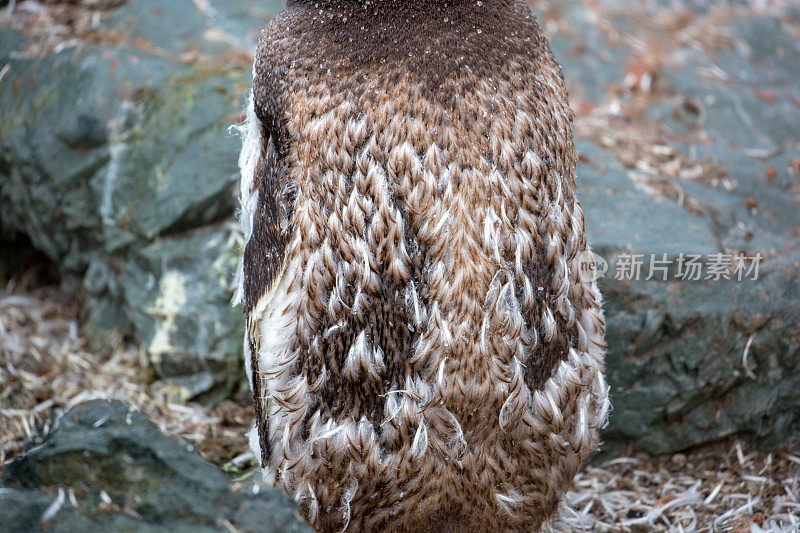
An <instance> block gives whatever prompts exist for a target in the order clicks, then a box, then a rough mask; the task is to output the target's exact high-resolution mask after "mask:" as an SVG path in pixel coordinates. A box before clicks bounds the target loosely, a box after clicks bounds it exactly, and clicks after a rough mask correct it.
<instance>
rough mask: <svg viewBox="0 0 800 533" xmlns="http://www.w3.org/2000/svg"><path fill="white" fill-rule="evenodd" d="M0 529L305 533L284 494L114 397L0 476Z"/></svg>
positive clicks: (76, 416) (81, 411)
mask: <svg viewBox="0 0 800 533" xmlns="http://www.w3.org/2000/svg"><path fill="white" fill-rule="evenodd" d="M0 523H2V524H3V530H4V531H97V530H102V531H119V530H124V531H187V532H188V531H219V532H224V531H231V530H235V531H253V532H255V531H259V532H261V531H274V532H301V531H309V529H308V527H307V526H306V525H305V524H303V523H302V522H301V521H300V520H299V519H298V517H297V516H296V504H295V503H294V502H293V501H292V500H291V499H289V498H288V497H287V496H286V495H284V494H283V493H281V492H279V491H277V490H275V489H272V488H266V487H262V486H260V485H257V484H253V483H252V482H251V483H249V484H248V485H247V486H246V487H245V488H244V489H243V490H234V489H233V488H232V483H231V481H230V480H229V479H228V477H227V476H226V475H225V474H224V473H223V472H222V471H221V470H219V469H218V468H217V467H216V466H214V465H213V464H211V463H210V462H208V461H207V460H205V459H204V458H203V457H202V456H200V454H199V453H197V452H195V451H194V450H193V449H192V447H191V446H190V445H189V444H188V443H187V442H185V441H183V440H181V439H177V438H170V437H167V436H165V435H163V434H161V433H160V432H159V431H158V429H157V428H156V427H155V425H153V423H152V422H150V421H149V420H148V419H147V417H146V416H144V415H143V414H142V413H140V412H138V411H135V410H133V409H131V408H129V407H127V406H125V405H123V404H121V403H119V402H107V401H102V400H96V401H92V402H88V403H85V404H81V405H78V406H77V407H74V408H73V409H72V410H70V411H69V412H68V413H67V414H66V415H64V417H63V418H61V420H60V421H59V423H58V427H57V429H56V431H55V432H54V433H52V434H51V435H50V436H49V437H48V438H47V439H46V440H45V442H44V443H43V444H42V445H40V446H38V447H36V448H34V449H33V450H31V451H29V452H28V453H27V454H25V455H23V456H21V457H19V458H17V459H16V460H15V461H14V462H12V463H10V464H9V465H7V466H6V467H5V469H4V470H3V472H2V477H0Z"/></svg>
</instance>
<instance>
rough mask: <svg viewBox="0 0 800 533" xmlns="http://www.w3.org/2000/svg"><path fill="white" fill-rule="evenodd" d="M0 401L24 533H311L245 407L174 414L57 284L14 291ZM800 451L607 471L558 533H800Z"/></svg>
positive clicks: (594, 470)
mask: <svg viewBox="0 0 800 533" xmlns="http://www.w3.org/2000/svg"><path fill="white" fill-rule="evenodd" d="M0 391H2V392H0V406H2V407H0V427H2V428H4V430H3V432H1V433H0V520H2V523H4V524H11V530H12V531H32V530H35V529H36V528H37V527H41V528H42V529H46V528H51V529H54V530H57V531H74V530H76V529H79V528H83V527H90V526H98V525H99V526H102V527H106V528H122V527H131V528H139V529H140V530H146V529H147V528H148V527H162V528H177V529H178V530H183V529H187V528H188V529H191V530H197V528H200V527H201V526H202V527H204V528H207V529H208V530H215V529H216V530H220V531H222V530H229V531H257V530H260V526H261V525H263V524H265V523H269V524H274V527H275V529H274V530H276V531H295V530H300V529H299V526H298V525H297V523H295V522H293V521H292V518H291V515H292V511H293V509H294V507H293V505H292V504H291V503H290V502H288V501H287V500H286V499H283V498H281V497H280V496H279V495H277V494H275V493H274V492H272V491H270V490H269V489H268V488H267V487H263V486H259V485H258V481H257V480H258V474H257V473H256V465H255V462H254V460H253V456H252V454H251V453H250V452H249V451H248V450H247V443H246V438H245V436H244V433H245V431H246V429H247V426H248V425H249V419H250V406H249V403H248V401H247V400H243V401H233V400H226V401H224V402H222V403H221V404H220V405H218V406H217V407H215V408H213V409H209V408H207V407H204V406H203V405H201V404H197V403H189V404H176V403H172V402H171V401H170V395H169V394H164V391H162V390H161V389H160V384H159V383H158V382H157V381H154V380H153V375H152V373H151V372H150V371H149V370H148V368H147V366H145V365H143V364H142V360H141V358H140V357H139V354H138V353H137V351H136V350H123V351H113V352H112V351H108V350H103V349H97V348H93V347H92V342H91V341H90V340H89V339H87V338H86V337H85V336H84V332H83V331H81V328H80V327H79V326H78V324H77V313H76V306H75V305H74V303H73V302H71V301H70V300H69V299H67V298H65V297H64V296H63V295H62V294H60V293H59V292H58V291H57V290H56V289H54V288H44V289H31V288H30V287H26V286H25V283H24V282H23V283H22V284H20V283H16V284H14V283H12V284H10V285H8V286H7V287H6V288H5V289H4V290H1V291H0ZM109 400H110V401H109ZM65 412H66V415H64V413H65ZM147 417H149V421H148V419H147ZM27 450H31V451H29V452H28V453H27V454H25V453H24V452H25V451H27ZM797 450H798V446H796V445H794V444H791V445H787V446H784V447H782V448H781V449H779V450H774V451H771V452H766V451H762V452H759V451H755V450H752V449H748V447H747V446H746V445H743V444H742V443H740V442H736V441H731V442H726V443H720V444H717V445H716V446H711V447H705V448H703V449H699V450H695V451H692V452H688V453H680V454H674V455H669V456H663V457H660V458H651V457H649V456H648V455H646V454H644V453H635V454H632V455H631V456H621V457H617V458H615V459H613V460H610V461H607V462H599V461H598V462H596V463H595V464H592V465H589V466H588V467H587V468H586V469H585V471H584V472H583V473H581V474H580V475H579V476H578V478H577V480H576V482H575V486H574V487H573V489H572V491H570V493H569V494H568V496H567V502H566V505H564V506H563V508H562V510H561V512H560V516H559V518H558V519H557V520H555V521H554V523H553V524H551V525H550V526H549V527H550V530H552V531H556V532H568V531H577V530H584V531H632V532H635V531H737V532H748V533H749V532H751V531H761V530H764V531H785V532H792V533H793V532H794V531H797V528H800V453H798V451H797ZM214 465H216V466H214ZM223 472H225V473H226V474H227V475H225V474H223ZM156 480H157V481H156ZM255 487H258V488H255ZM254 491H255V492H254ZM276 516H277V518H276Z"/></svg>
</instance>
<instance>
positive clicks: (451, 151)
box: [238, 0, 608, 531]
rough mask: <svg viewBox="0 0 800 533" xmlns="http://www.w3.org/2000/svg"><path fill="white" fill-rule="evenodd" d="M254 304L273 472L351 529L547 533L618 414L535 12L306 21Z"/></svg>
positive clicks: (288, 62)
mask: <svg viewBox="0 0 800 533" xmlns="http://www.w3.org/2000/svg"><path fill="white" fill-rule="evenodd" d="M254 74H255V80H254V85H253V95H252V98H251V102H250V107H249V111H248V123H247V125H246V134H247V135H246V138H245V146H244V149H243V151H242V158H241V162H240V163H241V167H242V191H241V193H242V225H243V230H244V233H245V237H246V240H247V245H246V248H245V252H244V261H243V268H242V272H241V273H240V285H239V292H238V299H239V300H240V301H243V302H244V308H245V313H246V316H247V326H248V327H247V335H246V337H245V357H246V363H247V370H248V376H249V378H250V380H251V385H252V387H253V393H254V399H255V411H256V424H255V426H254V429H253V430H252V431H251V434H250V438H251V444H252V445H253V448H254V450H256V452H257V454H258V458H259V459H260V461H261V464H262V467H263V468H264V470H265V475H266V476H267V478H268V479H270V480H271V481H273V482H274V483H275V484H276V485H278V486H280V487H282V488H283V489H285V490H286V491H288V492H289V494H291V495H292V496H294V497H295V498H296V499H297V500H298V501H299V502H300V504H301V509H302V511H303V513H304V515H305V517H306V519H307V520H308V522H309V523H310V524H311V525H312V526H313V527H315V528H317V529H318V530H321V531H336V530H342V529H347V530H352V531H360V530H385V529H389V530H410V531H413V530H436V529H447V528H449V529H456V530H457V529H465V530H476V531H480V530H501V529H511V530H515V529H516V530H532V529H537V528H539V527H540V525H541V523H542V522H543V521H544V520H546V519H547V518H548V517H549V516H551V515H552V514H553V513H554V512H555V509H556V507H557V505H558V503H559V501H560V499H561V497H562V495H563V494H564V492H565V491H566V490H567V488H568V487H569V485H570V483H571V480H572V477H573V476H574V475H575V473H576V472H577V470H578V468H579V466H580V464H581V462H582V461H583V460H584V459H585V458H586V456H587V454H588V453H589V452H590V451H591V450H593V449H594V448H595V447H596V446H597V430H598V428H599V426H601V425H602V424H603V422H604V420H605V417H606V412H607V408H608V397H607V387H606V385H605V382H604V380H603V375H602V371H603V347H604V343H603V335H604V330H605V325H604V320H603V314H602V310H601V299H600V294H599V292H598V291H597V287H596V286H595V284H594V282H593V281H583V280H581V278H580V277H579V276H578V268H577V267H578V260H579V259H578V257H579V256H580V254H581V253H582V252H584V251H586V250H588V247H587V244H586V238H585V233H584V227H583V213H582V211H581V208H580V205H579V204H578V202H577V201H576V198H575V193H576V185H575V152H574V148H573V143H572V112H571V111H570V108H569V106H568V103H567V94H566V90H565V87H564V82H563V79H562V76H561V73H560V68H559V66H558V65H557V64H556V62H555V61H554V59H553V57H552V54H551V52H550V49H549V46H548V44H547V42H546V41H545V39H544V37H543V36H542V33H541V31H540V29H539V27H538V25H537V23H536V21H535V19H534V17H533V16H532V15H531V14H530V12H529V10H528V8H527V6H526V5H525V4H524V2H522V1H521V0H519V1H518V0H483V1H476V0H471V1H460V0H452V1H450V2H444V1H439V0H417V1H414V0H410V1H399V0H372V1H371V2H367V1H359V0H317V1H304V0H303V1H297V0H295V1H289V3H288V6H287V9H286V11H285V12H283V13H282V14H281V15H279V16H278V17H277V18H276V19H275V20H273V21H272V22H271V23H270V24H269V25H268V26H267V28H266V29H265V31H264V33H263V34H262V37H261V43H260V46H259V49H258V53H257V56H256V61H255V67H254Z"/></svg>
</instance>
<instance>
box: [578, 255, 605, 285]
mask: <svg viewBox="0 0 800 533" xmlns="http://www.w3.org/2000/svg"><path fill="white" fill-rule="evenodd" d="M577 259H578V276H579V277H580V278H581V281H583V282H585V283H590V282H592V281H595V280H597V279H599V278H602V277H605V275H606V273H607V272H608V261H606V260H605V259H603V257H602V256H600V255H597V254H596V253H594V252H590V251H588V250H586V251H584V252H581V253H579V254H578V256H577Z"/></svg>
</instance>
